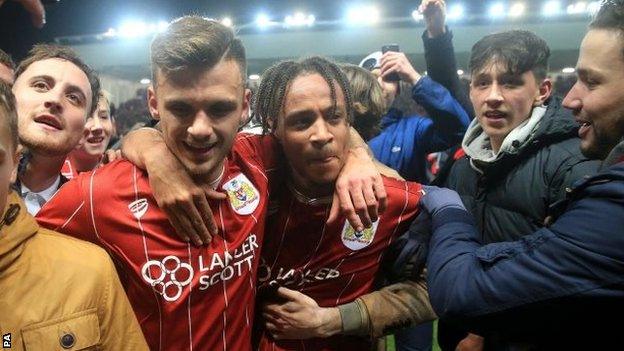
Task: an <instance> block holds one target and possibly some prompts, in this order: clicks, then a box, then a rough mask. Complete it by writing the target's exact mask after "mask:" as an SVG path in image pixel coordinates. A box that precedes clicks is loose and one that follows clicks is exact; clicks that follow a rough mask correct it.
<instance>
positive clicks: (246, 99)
mask: <svg viewBox="0 0 624 351" xmlns="http://www.w3.org/2000/svg"><path fill="white" fill-rule="evenodd" d="M250 105H251V90H250V89H245V95H243V111H242V112H243V113H242V114H241V120H240V126H241V127H242V126H244V125H246V124H247V122H249V118H251V113H250V109H249V106H250Z"/></svg>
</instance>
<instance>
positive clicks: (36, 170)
mask: <svg viewBox="0 0 624 351" xmlns="http://www.w3.org/2000/svg"><path fill="white" fill-rule="evenodd" d="M64 161H65V156H60V157H59V156H42V155H37V154H32V156H31V158H30V160H29V161H28V164H27V165H26V168H25V169H24V171H23V172H22V173H21V174H20V176H19V178H20V181H21V182H22V184H24V186H26V187H27V188H28V189H30V190H32V191H34V192H39V191H43V190H45V189H47V188H49V187H51V186H52V184H54V182H55V181H56V178H57V177H58V176H59V174H60V173H61V168H63V162H64Z"/></svg>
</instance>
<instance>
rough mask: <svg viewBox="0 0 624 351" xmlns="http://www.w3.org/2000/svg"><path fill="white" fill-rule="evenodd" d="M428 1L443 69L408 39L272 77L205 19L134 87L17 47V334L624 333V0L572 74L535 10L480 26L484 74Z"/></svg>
mask: <svg viewBox="0 0 624 351" xmlns="http://www.w3.org/2000/svg"><path fill="white" fill-rule="evenodd" d="M32 3H38V2H37V1H33V2H29V1H23V4H24V6H25V7H27V8H32V9H37V8H38V7H33V5H32ZM0 5H2V1H0ZM29 6H30V7H29ZM420 11H421V12H422V14H423V16H424V19H425V23H426V29H425V31H424V33H423V35H422V40H423V45H424V48H425V59H426V64H427V73H428V74H427V75H423V74H421V73H419V72H418V71H417V70H416V69H414V67H413V66H412V64H411V63H410V61H409V60H408V58H407V56H406V55H405V54H404V53H401V52H396V51H392V50H390V51H387V52H374V53H372V54H370V55H368V56H367V57H365V58H363V60H362V61H361V62H360V64H359V65H354V64H347V63H337V62H334V61H333V60H331V59H329V58H326V57H321V56H313V57H305V58H297V59H292V60H285V61H281V62H277V63H275V64H274V65H272V66H271V67H270V68H268V69H267V70H266V71H265V72H264V73H263V74H262V77H261V79H260V81H259V83H257V84H256V85H254V86H253V87H250V86H249V84H248V82H247V79H246V77H247V69H246V67H247V64H246V54H245V48H244V46H243V44H242V42H241V40H240V39H239V38H238V37H237V36H236V34H235V33H234V31H233V30H232V29H231V28H228V27H226V26H224V25H223V24H221V23H220V22H218V21H214V20H210V19H206V18H203V17H200V16H194V15H192V16H184V17H181V18H178V19H176V20H174V21H172V22H171V23H170V24H169V25H168V27H167V29H166V30H164V31H162V32H160V33H158V34H156V36H155V37H154V39H153V41H152V43H151V47H150V63H151V67H152V80H151V81H152V83H151V85H150V86H149V88H148V89H147V90H146V91H145V92H144V94H141V95H143V98H144V100H143V102H142V101H141V98H137V99H135V100H131V101H129V102H126V103H123V104H121V105H120V106H119V107H118V108H115V107H114V106H112V105H111V103H110V101H111V97H110V95H109V94H108V93H107V92H106V91H104V90H102V89H101V87H100V83H99V79H98V77H97V74H96V72H94V71H93V70H92V69H91V68H90V67H89V66H88V65H87V64H86V63H85V62H84V61H83V60H82V59H81V58H80V57H79V56H78V55H77V54H76V53H75V52H74V51H72V50H71V49H70V48H67V47H64V46H59V45H50V44H37V45H35V46H34V47H33V48H32V50H31V51H30V52H29V54H28V56H27V57H26V58H25V59H23V60H22V61H21V62H19V63H18V64H15V63H14V62H13V60H12V59H11V57H10V56H9V55H8V54H6V53H4V52H2V51H0V182H1V183H0V185H1V186H0V189H1V190H0V209H2V211H1V212H0V213H1V214H2V217H0V291H1V292H2V293H0V311H2V312H1V313H0V334H1V335H2V342H3V348H14V349H18V350H21V349H24V350H50V349H59V348H61V349H76V350H77V349H104V350H147V349H150V350H187V349H188V350H192V349H198V350H252V349H253V350H267V351H268V350H340V351H344V350H372V349H378V350H379V349H382V348H383V344H381V343H379V341H380V340H381V339H380V338H382V337H383V336H385V335H389V334H393V335H394V336H395V340H396V349H397V350H430V349H431V348H432V344H433V336H434V330H435V332H436V333H437V335H436V337H437V341H438V343H439V346H440V347H441V348H442V349H443V350H542V349H548V350H550V349H603V348H609V349H610V348H619V347H622V345H624V340H623V339H624V337H622V336H621V333H620V332H619V325H618V324H617V323H613V322H612V321H614V320H617V318H618V317H619V316H620V315H621V314H622V313H623V312H624V303H623V302H624V284H623V279H622V276H624V240H623V239H622V238H623V236H622V235H620V231H621V230H622V228H624V144H623V143H624V1H622V0H608V1H604V2H603V3H602V5H601V8H600V10H599V11H598V12H597V14H596V15H595V17H594V18H593V19H592V21H591V23H590V24H589V27H588V31H587V33H586V35H585V37H584V38H583V41H582V43H581V46H580V49H579V58H578V62H577V67H576V72H577V80H576V81H575V82H574V83H573V84H569V83H565V82H563V80H562V83H561V87H560V88H558V89H559V90H558V91H559V92H560V93H559V94H557V93H555V90H556V89H554V88H553V81H552V80H551V79H550V78H549V76H548V68H549V65H548V61H549V57H550V49H549V47H548V45H547V43H546V41H545V40H544V39H542V38H540V37H539V36H537V35H536V34H534V33H532V32H530V31H526V30H510V31H504V32H499V33H494V34H490V35H487V36H485V37H483V38H480V39H479V40H478V41H477V42H476V43H475V44H474V46H473V47H472V51H471V55H470V62H469V70H470V72H469V76H470V84H469V86H468V87H466V85H465V84H464V83H463V82H462V81H461V79H460V77H459V76H458V75H457V64H456V61H455V55H454V48H453V33H452V31H451V28H449V27H448V26H447V25H446V4H445V2H444V0H422V3H421V7H420ZM35 14H39V12H37V11H35V12H33V16H35ZM37 16H38V15H37ZM42 16H43V15H42ZM37 18H39V17H37ZM43 18H44V17H43ZM33 21H34V22H33V23H39V22H36V21H35V18H34V17H33ZM43 21H44V22H45V19H44V20H43ZM566 84H567V86H566ZM563 86H566V87H565V88H563ZM250 88H252V89H250ZM560 94H561V95H565V96H564V97H563V98H562V97H561V96H559V95H560ZM145 114H149V115H150V116H151V117H152V119H153V120H154V125H153V126H152V127H143V128H135V126H134V124H135V122H141V120H140V119H141V118H142V116H144V115H145ZM119 115H132V116H133V118H134V119H133V120H132V121H133V122H132V123H130V122H128V121H127V120H126V121H124V122H122V125H123V129H124V132H122V133H119V131H118V126H119V125H120V123H119V118H118V116H119ZM130 124H132V126H130ZM129 129H133V130H132V131H129V132H128V133H126V132H125V131H126V130H129ZM119 134H123V137H122V138H121V140H120V141H119V142H116V140H115V139H116V138H117V137H118V135H119ZM121 136H122V135H119V137H121ZM113 145H115V146H114V147H111V146H113ZM116 148H120V152H119V151H117V152H115V151H111V150H114V149H116ZM432 153H437V155H438V156H437V157H436V160H443V162H441V163H440V164H437V165H436V169H435V170H433V171H432V168H431V167H430V164H429V161H430V160H432V158H431V157H430V156H429V155H430V154H432ZM434 320H438V322H437V328H434V327H433V321H434Z"/></svg>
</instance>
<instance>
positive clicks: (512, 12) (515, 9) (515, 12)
mask: <svg viewBox="0 0 624 351" xmlns="http://www.w3.org/2000/svg"><path fill="white" fill-rule="evenodd" d="M523 14H524V4H523V3H521V2H517V3H515V4H513V5H512V6H511V8H510V9H509V17H514V18H517V17H520V16H522V15H523Z"/></svg>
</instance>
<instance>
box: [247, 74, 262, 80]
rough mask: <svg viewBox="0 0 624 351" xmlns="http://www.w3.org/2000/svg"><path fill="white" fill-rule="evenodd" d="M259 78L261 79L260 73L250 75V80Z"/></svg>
mask: <svg viewBox="0 0 624 351" xmlns="http://www.w3.org/2000/svg"><path fill="white" fill-rule="evenodd" d="M258 79H260V75H258V74H251V75H249V80H258Z"/></svg>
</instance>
